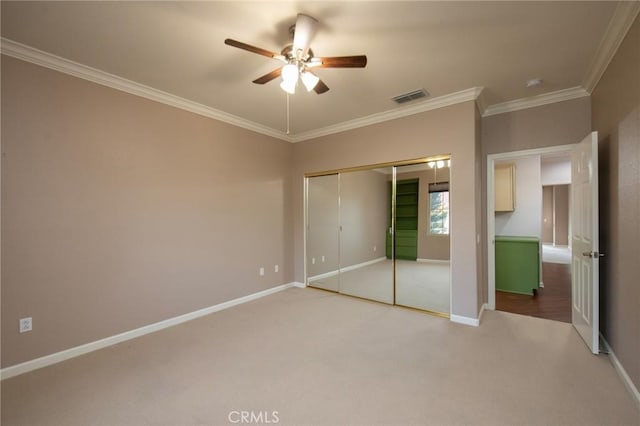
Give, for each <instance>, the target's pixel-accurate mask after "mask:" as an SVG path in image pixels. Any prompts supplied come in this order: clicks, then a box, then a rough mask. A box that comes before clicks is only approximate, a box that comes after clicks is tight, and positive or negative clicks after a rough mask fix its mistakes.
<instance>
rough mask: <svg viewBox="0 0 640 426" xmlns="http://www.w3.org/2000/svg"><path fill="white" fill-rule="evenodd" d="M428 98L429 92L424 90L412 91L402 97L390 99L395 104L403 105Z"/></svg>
mask: <svg viewBox="0 0 640 426" xmlns="http://www.w3.org/2000/svg"><path fill="white" fill-rule="evenodd" d="M427 96H429V92H427V91H426V90H424V89H420V90H414V91H413V92H409V93H404V94H402V95H398V96H395V97H393V98H391V100H393V101H394V102H395V103H397V104H403V103H405V102H410V101H415V100H416V99H420V98H426V97H427Z"/></svg>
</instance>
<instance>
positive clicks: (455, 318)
mask: <svg viewBox="0 0 640 426" xmlns="http://www.w3.org/2000/svg"><path fill="white" fill-rule="evenodd" d="M449 320H450V321H451V322H457V323H458V324H464V325H470V326H473V327H478V326H479V325H480V318H469V317H463V316H462V315H455V314H451V315H449Z"/></svg>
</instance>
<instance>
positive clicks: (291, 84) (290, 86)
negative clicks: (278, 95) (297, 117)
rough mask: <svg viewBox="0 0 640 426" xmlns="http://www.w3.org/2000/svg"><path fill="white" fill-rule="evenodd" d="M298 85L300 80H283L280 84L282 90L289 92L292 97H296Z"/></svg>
mask: <svg viewBox="0 0 640 426" xmlns="http://www.w3.org/2000/svg"><path fill="white" fill-rule="evenodd" d="M297 84H298V79H295V80H282V83H280V88H281V89H282V90H284V91H285V92H287V93H288V94H290V95H294V94H295V93H296V85H297Z"/></svg>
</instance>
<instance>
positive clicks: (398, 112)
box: [0, 37, 482, 142]
mask: <svg viewBox="0 0 640 426" xmlns="http://www.w3.org/2000/svg"><path fill="white" fill-rule="evenodd" d="M0 51H1V53H2V54H3V55H7V56H11V57H14V58H17V59H20V60H23V61H27V62H30V63H33V64H36V65H40V66H43V67H46V68H50V69H52V70H55V71H59V72H62V73H65V74H69V75H72V76H74V77H78V78H82V79H84V80H88V81H91V82H94V83H97V84H100V85H103V86H107V87H111V88H113V89H116V90H120V91H123V92H126V93H130V94H132V95H136V96H141V97H143V98H146V99H150V100H153V101H156V102H160V103H163V104H166V105H170V106H173V107H176V108H180V109H183V110H185V111H189V112H193V113H195V114H199V115H202V116H205V117H209V118H213V119H215V120H219V121H222V122H225V123H228V124H232V125H234V126H238V127H241V128H243V129H247V130H251V131H253V132H256V133H261V134H263V135H267V136H271V137H274V138H276V139H281V140H283V141H287V142H300V141H303V140H307V139H313V138H317V137H320V136H326V135H330V134H333V133H339V132H344V131H346V130H351V129H356V128H359V127H364V126H369V125H371V124H375V123H381V122H384V121H388V120H394V119H396V118H401V117H406V116H409V115H413V114H418V113H420V112H425V111H430V110H433V109H438V108H443V107H446V106H449V105H454V104H458V103H461V102H466V101H471V100H475V99H476V98H477V97H478V96H479V95H480V93H481V92H482V87H474V88H471V89H467V90H462V91H460V92H456V93H451V94H448V95H444V96H439V97H437V98H433V99H428V100H426V101H425V102H421V103H419V104H415V105H411V106H406V107H402V108H397V109H393V110H389V111H384V112H380V113H376V114H372V115H369V116H366V117H361V118H357V119H355V120H350V121H346V122H343V123H338V124H335V125H331V126H327V127H324V128H321V129H316V130H311V131H308V132H303V133H299V134H297V135H293V136H288V135H286V134H285V133H284V132H282V131H280V130H276V129H273V128H271V127H267V126H264V125H262V124H258V123H255V122H253V121H250V120H247V119H244V118H242V117H238V116H236V115H233V114H229V113H226V112H224V111H221V110H218V109H215V108H211V107H209V106H206V105H203V104H200V103H197V102H193V101H190V100H188V99H185V98H181V97H179V96H176V95H172V94H171V93H167V92H164V91H162V90H158V89H154V88H153V87H149V86H146V85H144V84H140V83H136V82H135V81H131V80H128V79H126V78H122V77H119V76H117V75H114V74H110V73H108V72H105V71H101V70H99V69H96V68H93V67H90V66H87V65H83V64H80V63H78V62H75V61H72V60H69V59H65V58H62V57H60V56H57V55H54V54H51V53H48V52H45V51H42V50H39V49H36V48H34V47H31V46H27V45H25V44H22V43H18V42H16V41H13V40H11V39H8V38H5V37H2V38H1V48H0Z"/></svg>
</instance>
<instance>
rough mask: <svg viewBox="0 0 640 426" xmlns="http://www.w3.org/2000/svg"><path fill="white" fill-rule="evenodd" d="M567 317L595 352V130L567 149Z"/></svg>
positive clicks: (596, 294)
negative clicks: (569, 225)
mask: <svg viewBox="0 0 640 426" xmlns="http://www.w3.org/2000/svg"><path fill="white" fill-rule="evenodd" d="M571 193H572V195H571V198H572V202H571V208H572V212H573V214H572V216H573V224H572V229H571V298H572V302H571V305H572V308H571V317H572V322H573V326H574V327H575V328H576V330H578V333H579V334H580V336H582V338H583V339H584V341H585V342H586V343H587V345H588V346H589V348H590V349H591V352H593V353H594V354H597V353H598V350H599V348H598V327H599V324H598V305H599V304H598V286H599V284H598V262H599V257H600V253H599V251H598V250H599V246H598V132H593V133H591V134H589V135H587V137H586V138H584V140H583V141H582V142H580V143H579V144H576V146H575V147H574V148H573V150H572V152H571Z"/></svg>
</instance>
